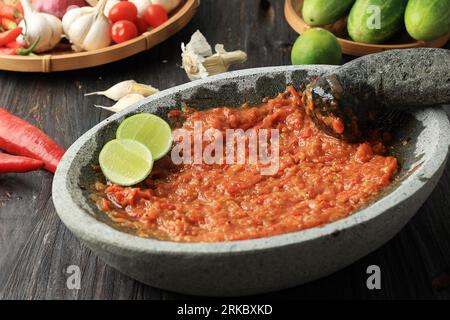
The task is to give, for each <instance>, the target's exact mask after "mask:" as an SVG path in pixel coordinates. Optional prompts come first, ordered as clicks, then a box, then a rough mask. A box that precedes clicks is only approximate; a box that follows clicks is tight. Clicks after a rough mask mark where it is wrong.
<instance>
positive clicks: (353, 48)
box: [284, 0, 450, 56]
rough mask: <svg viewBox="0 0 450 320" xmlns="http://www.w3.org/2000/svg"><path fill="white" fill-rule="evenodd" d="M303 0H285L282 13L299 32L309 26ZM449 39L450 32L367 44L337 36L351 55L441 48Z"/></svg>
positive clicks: (346, 51)
mask: <svg viewBox="0 0 450 320" xmlns="http://www.w3.org/2000/svg"><path fill="white" fill-rule="evenodd" d="M303 1H304V0H285V5H284V15H285V17H286V20H287V22H288V23H289V25H290V26H291V27H292V29H294V30H295V31H296V32H298V33H299V34H302V33H303V32H304V31H305V30H308V29H309V28H310V26H309V25H308V24H306V22H305V21H304V20H303V18H302V17H301V8H302V6H303ZM449 39H450V33H449V34H447V35H446V36H443V37H441V38H439V39H436V40H434V41H429V42H425V41H416V40H414V39H412V38H411V37H409V36H406V35H403V36H400V37H397V38H395V39H393V40H392V42H391V43H386V44H368V43H359V42H355V41H352V40H351V39H350V38H349V37H348V36H345V37H338V41H339V43H340V45H341V47H342V52H343V53H345V54H349V55H352V56H364V55H366V54H371V53H377V52H381V51H386V50H391V49H408V48H420V47H426V48H441V47H443V46H445V44H446V43H447V42H448V41H449Z"/></svg>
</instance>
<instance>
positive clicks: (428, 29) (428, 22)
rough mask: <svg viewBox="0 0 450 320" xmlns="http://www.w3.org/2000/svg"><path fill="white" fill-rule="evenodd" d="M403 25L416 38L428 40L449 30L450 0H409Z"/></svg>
mask: <svg viewBox="0 0 450 320" xmlns="http://www.w3.org/2000/svg"><path fill="white" fill-rule="evenodd" d="M405 25H406V30H407V31H408V33H409V35H410V36H411V37H413V38H414V39H416V40H424V41H430V40H435V39H437V38H439V37H442V36H444V35H446V34H447V33H449V32H450V0H410V1H409V2H408V6H407V7H406V12H405Z"/></svg>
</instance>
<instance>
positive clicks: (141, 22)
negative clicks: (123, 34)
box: [134, 17, 150, 33]
mask: <svg viewBox="0 0 450 320" xmlns="http://www.w3.org/2000/svg"><path fill="white" fill-rule="evenodd" d="M134 23H135V24H136V27H137V28H138V31H139V33H144V32H147V31H148V29H149V28H150V26H149V25H148V23H147V21H145V19H144V17H137V18H136V21H135V22H134Z"/></svg>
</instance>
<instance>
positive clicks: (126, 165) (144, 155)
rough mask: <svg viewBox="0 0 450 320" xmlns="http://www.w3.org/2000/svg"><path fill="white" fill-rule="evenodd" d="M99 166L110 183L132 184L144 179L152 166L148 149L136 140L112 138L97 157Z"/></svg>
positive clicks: (151, 158)
mask: <svg viewBox="0 0 450 320" xmlns="http://www.w3.org/2000/svg"><path fill="white" fill-rule="evenodd" d="M98 161H99V163H100V168H101V169H102V172H103V174H104V175H105V177H106V178H107V179H108V180H109V181H111V182H112V183H115V184H118V185H121V186H132V185H135V184H137V183H139V182H142V181H144V180H145V178H147V177H148V175H149V174H150V172H151V171H152V167H153V157H152V153H151V152H150V150H149V149H148V148H147V147H146V146H145V145H143V144H142V143H140V142H138V141H136V140H127V139H123V140H118V139H116V140H112V141H110V142H108V143H107V144H105V146H104V147H103V149H102V151H100V155H99V157H98Z"/></svg>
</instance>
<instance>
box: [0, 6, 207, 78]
mask: <svg viewBox="0 0 450 320" xmlns="http://www.w3.org/2000/svg"><path fill="white" fill-rule="evenodd" d="M199 5H200V0H186V1H185V2H184V4H183V5H182V6H181V7H180V8H179V9H178V10H177V11H176V12H175V13H174V14H173V15H172V16H171V17H170V18H169V20H168V21H167V22H166V23H164V24H163V25H161V26H159V27H158V28H155V29H153V30H151V31H149V32H145V33H143V34H142V35H140V36H138V37H136V38H134V39H132V40H129V41H126V42H123V43H120V44H114V45H111V46H109V47H106V48H102V49H98V50H93V51H84V52H74V51H71V49H70V45H69V43H68V42H67V43H64V42H62V43H61V45H59V47H57V48H56V50H54V51H50V52H48V53H47V54H45V53H44V54H40V55H37V56H25V57H22V56H6V55H0V70H9V71H19V72H55V71H66V70H76V69H84V68H89V67H94V66H99V65H103V64H107V63H110V62H114V61H117V60H121V59H124V58H127V57H129V56H132V55H134V54H137V53H139V52H142V51H145V50H148V49H150V48H152V47H154V46H156V45H157V44H159V43H161V42H163V41H165V40H166V39H168V38H169V37H170V36H172V35H173V34H175V33H177V32H178V31H180V30H181V29H183V28H184V27H185V26H186V25H187V24H188V22H189V21H190V20H191V19H192V18H193V16H194V14H195V12H196V11H197V8H198V6H199Z"/></svg>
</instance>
